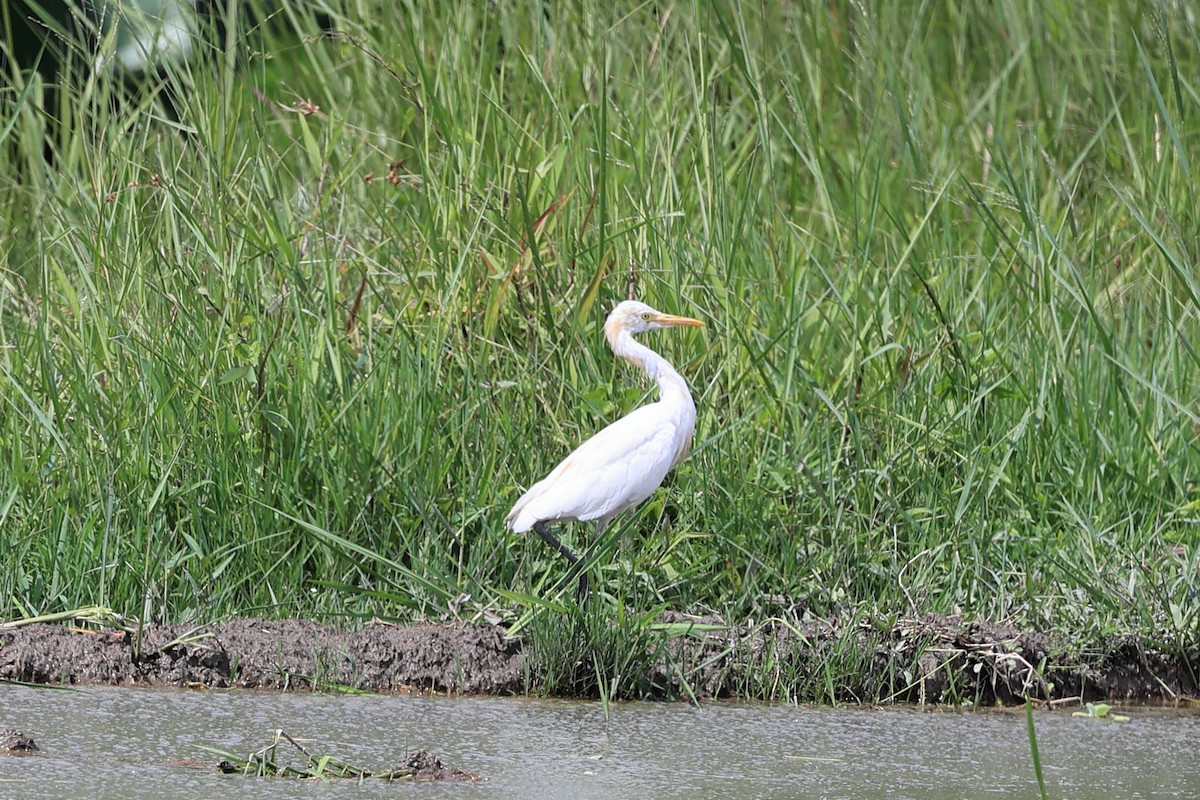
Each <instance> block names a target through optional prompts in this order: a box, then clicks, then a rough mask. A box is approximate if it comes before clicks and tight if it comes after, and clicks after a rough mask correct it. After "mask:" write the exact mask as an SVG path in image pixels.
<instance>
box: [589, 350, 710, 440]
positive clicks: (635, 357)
mask: <svg viewBox="0 0 1200 800" xmlns="http://www.w3.org/2000/svg"><path fill="white" fill-rule="evenodd" d="M606 333H607V332H606ZM606 338H607V339H608V345H609V347H611V348H612V351H613V354H614V355H616V356H617V357H618V358H623V359H625V360H626V361H628V362H629V363H630V364H633V365H634V366H635V367H637V368H638V369H640V370H641V371H642V372H645V373H646V375H648V376H649V377H651V378H653V379H654V382H655V383H657V384H658V395H659V398H658V402H659V403H661V404H662V405H663V406H665V407H666V408H668V409H669V410H670V411H671V414H672V416H673V417H674V419H675V423H676V424H677V425H679V427H680V429H681V430H683V431H685V432H686V435H685V436H682V437H680V448H679V450H678V452H676V454H675V461H676V462H678V461H680V460H681V459H682V458H683V457H684V456H685V455H687V451H688V449H689V448H690V447H691V444H692V433H693V431H695V429H696V404H695V402H694V401H693V400H692V394H691V392H689V391H688V387H687V383H686V382H685V381H684V380H683V376H682V375H680V374H679V373H678V372H676V371H675V368H674V367H672V366H671V364H670V362H668V361H667V360H666V359H665V358H663V357H662V356H660V355H659V354H658V353H656V352H654V351H653V350H651V349H650V348H649V347H646V345H644V344H642V343H641V342H639V341H638V340H637V339H634V338H633V336H632V335H631V334H630V333H628V332H627V331H624V330H621V331H618V332H616V333H614V334H611V335H608V336H607V337H606Z"/></svg>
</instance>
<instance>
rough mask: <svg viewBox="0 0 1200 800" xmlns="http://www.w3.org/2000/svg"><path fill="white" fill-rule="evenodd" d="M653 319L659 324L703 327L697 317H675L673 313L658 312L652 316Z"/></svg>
mask: <svg viewBox="0 0 1200 800" xmlns="http://www.w3.org/2000/svg"><path fill="white" fill-rule="evenodd" d="M654 321H655V322H657V323H658V324H659V325H669V326H671V327H687V328H703V327H704V323H703V322H701V321H700V320H698V319H692V318H691V317H677V316H675V315H673V314H659V315H658V316H657V317H655V318H654Z"/></svg>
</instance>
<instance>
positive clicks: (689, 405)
mask: <svg viewBox="0 0 1200 800" xmlns="http://www.w3.org/2000/svg"><path fill="white" fill-rule="evenodd" d="M703 324H704V323H702V322H700V321H699V320H696V319H691V318H689V317H676V316H671V315H669V314H662V313H660V312H658V311H655V310H654V309H653V308H651V307H650V306H648V305H646V304H645V303H639V302H636V301H633V300H627V301H625V302H623V303H620V304H619V305H618V306H617V307H616V308H615V309H613V312H612V313H611V314H610V315H609V317H608V320H607V321H606V322H605V324H604V334H605V337H606V338H607V340H608V344H609V346H610V347H611V348H612V351H613V353H614V354H615V355H616V356H617V357H619V358H623V359H625V360H626V361H628V362H630V363H631V364H633V365H634V366H636V367H638V368H640V369H641V370H643V371H644V372H645V373H646V374H647V375H648V376H649V377H651V378H653V379H654V380H655V382H656V383H657V384H658V391H659V399H658V401H657V402H654V403H650V404H649V405H645V406H642V407H641V408H638V409H636V410H634V411H632V412H631V413H629V414H628V415H626V416H624V417H622V418H621V419H619V420H617V421H616V422H614V423H612V424H611V425H609V426H608V427H606V428H604V429H603V430H601V431H600V432H599V433H597V434H596V435H595V436H593V437H592V438H590V439H588V440H587V441H585V442H584V443H583V444H581V445H579V447H577V448H576V449H575V450H574V452H572V453H571V454H570V455H569V456H567V457H566V458H565V459H563V460H562V462H561V463H560V464H559V465H558V466H557V467H555V468H554V469H553V470H552V471H551V472H550V474H549V475H547V476H546V477H545V478H543V479H542V480H540V481H538V482H537V483H535V484H534V485H533V486H531V487H530V488H529V491H527V492H525V494H524V495H522V496H521V498H520V499H519V500H517V502H516V505H514V506H513V508H512V511H510V512H509V514H508V518H507V520H506V524H507V526H508V528H509V529H510V530H512V531H514V532H516V533H523V532H525V531H528V530H530V529H531V528H535V529H537V532H538V533H539V534H541V535H542V537H543V538H545V539H546V541H547V542H550V543H551V544H554V545H555V546H557V547H558V548H559V550H560V551H562V552H563V554H564V555H565V556H567V558H568V559H571V560H572V562H573V563H574V561H575V559H574V558H573V556H572V555H571V554H570V553H569V551H567V550H566V549H565V548H563V547H562V545H561V544H558V543H557V541H556V540H554V539H553V537H549V538H548V534H547V532H546V531H545V529H544V527H542V525H541V523H547V522H565V521H574V520H578V521H584V522H586V521H593V520H594V521H595V522H596V530H597V534H599V532H601V531H603V529H604V526H605V525H607V524H608V522H609V520H611V519H612V518H613V517H615V516H617V515H618V514H620V513H621V512H623V511H627V510H628V509H630V508H633V507H634V506H636V505H638V504H640V503H641V502H643V501H644V500H646V498H648V497H649V496H650V495H651V494H653V493H654V490H655V489H657V488H658V487H659V486H660V485H662V482H663V479H665V478H666V476H667V473H668V472H669V471H670V470H671V468H672V467H674V466H675V465H676V464H678V463H679V462H680V461H682V460H683V459H684V457H685V456H687V453H688V450H689V449H690V448H691V444H692V436H693V434H694V432H695V429H696V405H695V403H694V402H693V401H692V396H691V393H690V392H688V387H687V384H686V383H685V382H684V380H683V377H682V376H681V375H680V374H679V373H678V372H676V371H675V368H674V367H672V366H671V365H670V364H669V363H668V362H667V360H666V359H665V358H663V357H662V356H660V355H659V354H658V353H655V352H654V351H653V350H651V349H650V348H648V347H646V346H645V345H643V344H641V343H639V342H637V341H636V340H635V339H634V338H633V337H634V335H635V334H638V333H643V332H645V331H651V330H658V329H660V328H668V327H676V326H699V325H703Z"/></svg>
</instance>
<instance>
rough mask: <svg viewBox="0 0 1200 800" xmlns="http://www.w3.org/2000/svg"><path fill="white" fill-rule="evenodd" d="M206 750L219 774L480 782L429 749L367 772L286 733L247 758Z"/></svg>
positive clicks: (278, 735)
mask: <svg viewBox="0 0 1200 800" xmlns="http://www.w3.org/2000/svg"><path fill="white" fill-rule="evenodd" d="M284 743H286V744H288V745H291V749H290V750H289V749H288V748H284V753H280V752H279V745H280V744H284ZM205 749H206V750H209V751H210V752H213V753H216V754H217V755H219V756H221V762H220V763H219V764H217V770H218V771H220V772H224V773H228V774H237V775H243V776H247V777H254V778H300V779H308V778H316V779H332V778H350V779H353V780H359V781H362V780H366V779H367V778H375V779H379V780H385V781H400V780H406V781H411V780H459V781H462V780H466V781H477V780H479V776H478V775H472V774H471V773H469V772H463V771H462V770H460V769H455V768H453V767H447V766H445V765H444V764H443V763H442V761H441V759H440V758H438V757H437V756H435V755H433V754H432V753H429V752H427V751H425V750H418V751H416V752H415V753H412V754H410V755H408V756H406V757H405V759H404V762H403V763H402V764H401V765H400V766H398V767H395V768H393V769H389V770H367V769H364V768H362V767H357V766H354V765H353V764H348V763H347V762H345V761H342V760H341V759H338V758H334V757H333V756H318V755H313V754H312V753H310V752H309V751H308V750H307V749H306V748H305V747H304V745H302V744H300V743H299V742H297V741H296V740H295V739H293V738H292V737H291V736H290V735H288V734H287V733H286V732H285V731H283V730H277V731H275V736H274V738H273V739H272V741H271V743H270V744H269V745H267V746H266V747H264V748H262V749H261V750H256V751H255V752H253V753H250V754H249V755H247V756H246V757H245V758H241V757H239V756H236V755H233V754H232V753H226V752H224V751H221V750H215V749H213V748H210V747H209V748H205ZM287 753H292V754H299V755H300V756H303V762H302V764H301V765H300V766H293V765H292V764H290V763H288V762H287V758H286V754H287Z"/></svg>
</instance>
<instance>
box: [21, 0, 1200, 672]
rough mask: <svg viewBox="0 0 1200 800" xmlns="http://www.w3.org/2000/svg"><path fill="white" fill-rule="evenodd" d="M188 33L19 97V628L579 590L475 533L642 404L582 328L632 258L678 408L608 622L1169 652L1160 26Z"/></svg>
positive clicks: (727, 10) (336, 12) (398, 19)
mask: <svg viewBox="0 0 1200 800" xmlns="http://www.w3.org/2000/svg"><path fill="white" fill-rule="evenodd" d="M314 9H316V10H319V11H321V12H322V13H325V14H327V15H329V19H331V20H332V22H333V23H334V24H335V26H336V30H337V32H336V33H333V34H324V33H322V32H321V29H320V26H319V25H318V24H317V17H316V16H315V15H314V14H313V13H311V12H312V11H313V10H314ZM214 39H215V40H214V41H211V42H209V43H207V44H205V43H203V42H197V48H196V52H195V53H194V54H193V58H191V59H190V60H188V61H186V62H180V61H174V62H169V63H167V64H166V65H165V66H164V67H163V68H162V72H161V73H159V74H158V75H157V76H154V77H152V78H150V79H148V81H147V83H148V84H149V85H150V89H151V91H150V92H149V93H148V94H143V95H136V96H134V97H133V98H132V99H127V100H125V101H124V102H113V95H115V94H118V93H119V92H120V91H121V90H120V89H119V87H117V86H116V85H115V84H116V82H114V81H111V80H107V79H105V78H104V77H103V76H102V75H90V76H88V75H85V76H83V77H77V78H67V79H66V83H67V86H66V89H65V90H64V91H63V92H61V93H59V94H58V95H51V94H44V89H45V81H44V80H42V79H36V78H33V79H29V81H28V82H26V81H25V80H24V79H14V80H13V81H12V82H11V85H10V86H9V88H8V89H7V90H5V91H4V93H3V95H2V105H0V109H2V112H3V116H2V117H0V121H2V123H3V125H2V126H0V130H3V132H4V139H5V140H6V141H5V143H4V145H5V146H4V147H3V149H2V152H0V158H3V159H5V161H6V163H5V164H4V165H3V168H0V175H3V176H6V177H4V178H0V185H2V187H3V188H2V190H0V219H2V220H3V222H2V225H3V233H2V234H0V253H2V255H3V268H2V271H0V293H2V294H0V337H2V349H0V398H2V402H0V442H2V445H3V446H2V448H0V459H2V460H3V464H2V466H0V613H2V614H3V615H4V616H9V617H19V616H30V615H36V614H42V613H50V612H54V611H59V610H63V609H69V608H72V607H77V606H81V605H89V604H100V605H105V606H109V607H112V608H114V609H116V610H118V611H120V612H122V613H126V614H130V615H134V616H138V617H140V618H142V619H167V620H177V619H184V618H198V619H201V620H207V619H213V618H216V617H219V616H222V615H226V614H231V613H239V614H266V615H285V616H286V615H301V616H314V617H318V618H344V617H354V618H360V617H361V618H366V617H371V616H376V615H378V616H385V617H392V618H400V619H411V618H415V617H420V616H433V617H438V616H442V615H445V614H448V613H451V611H452V610H457V611H458V612H459V613H464V614H466V613H469V612H470V610H472V609H474V608H477V607H490V608H493V609H496V610H499V611H500V612H501V613H502V614H519V613H521V612H523V611H525V610H529V609H537V608H542V607H547V608H553V607H555V605H554V604H556V603H558V602H559V601H556V600H554V599H553V598H554V597H555V596H556V595H559V594H562V593H563V592H565V594H562V600H561V602H564V603H568V604H569V603H570V592H571V586H570V584H564V583H563V582H562V578H563V572H564V570H563V565H562V564H561V563H560V562H559V561H558V560H557V556H556V555H555V554H554V553H552V552H550V551H549V550H548V549H547V548H544V547H543V546H542V544H541V542H539V541H537V540H531V539H526V538H524V537H519V536H513V535H510V534H507V533H506V532H505V531H504V529H503V518H504V515H505V513H506V511H507V510H508V508H509V507H510V505H511V504H512V502H513V501H514V500H515V499H516V497H517V496H518V495H519V493H520V491H521V490H522V489H523V488H524V487H525V486H527V485H529V484H530V483H532V482H533V481H534V480H536V479H537V478H538V477H540V476H541V475H542V474H544V472H545V471H546V470H548V469H549V468H550V467H551V466H553V464H554V463H555V462H556V461H557V460H558V459H559V458H561V457H562V456H563V455H564V454H565V453H566V452H568V450H569V449H570V448H571V447H573V446H574V444H575V443H577V442H578V441H580V440H581V439H582V438H583V437H585V436H587V435H589V434H590V433H591V432H593V431H595V430H597V429H599V428H600V427H601V426H602V425H603V424H604V423H605V422H607V421H609V420H611V419H613V418H615V417H616V416H618V415H620V414H622V413H624V412H626V411H628V410H629V409H630V408H633V407H634V406H636V405H637V404H639V403H641V402H644V401H645V400H646V399H647V392H648V390H649V388H650V387H649V386H647V385H646V384H645V382H644V381H641V380H640V379H639V378H638V376H636V375H635V374H633V373H632V371H631V370H629V369H628V368H627V367H625V366H624V365H618V364H616V363H614V362H613V361H612V359H611V358H610V356H609V354H608V353H607V351H606V349H605V347H604V344H603V340H602V337H601V333H600V326H601V324H602V322H603V317H604V314H605V313H606V311H607V310H608V309H609V308H610V307H611V306H612V305H613V304H614V303H615V302H616V301H617V300H619V299H622V298H623V297H624V296H625V295H626V293H627V291H628V288H629V285H630V275H631V272H632V273H633V278H634V281H635V283H636V293H637V295H638V296H639V297H640V298H641V299H643V300H645V301H647V302H650V303H651V304H654V305H656V306H657V307H659V308H661V309H662V310H664V311H668V312H673V313H682V314H688V315H691V316H697V317H700V318H702V319H704V320H705V321H706V322H707V327H706V328H705V329H704V330H703V331H701V332H699V333H690V334H680V333H667V334H660V335H657V336H654V337H650V338H648V339H647V343H648V344H650V345H651V346H652V347H655V348H656V349H659V350H660V351H661V352H663V353H664V354H665V355H667V356H668V358H670V359H671V360H672V361H673V362H674V363H675V364H676V365H678V367H679V368H680V370H681V371H682V372H683V374H684V375H685V376H686V377H687V379H688V380H689V382H690V384H691V385H692V387H693V392H694V394H695V396H696V399H697V404H698V406H699V424H698V432H697V440H696V446H695V448H694V451H693V454H692V456H691V458H690V460H689V461H687V462H686V463H685V464H684V465H683V466H682V467H681V468H680V469H678V470H677V471H676V472H675V473H674V475H673V476H672V477H671V478H670V479H669V480H668V483H667V485H666V487H665V488H664V489H663V490H662V491H660V492H659V493H657V494H656V495H655V496H654V497H653V498H652V500H651V501H649V502H648V503H647V504H646V505H645V506H644V507H643V508H642V509H641V510H639V511H638V512H637V513H636V514H631V515H630V516H629V517H628V518H627V519H626V520H625V522H624V527H623V528H622V533H621V535H620V536H619V537H618V538H619V539H620V540H621V541H619V542H618V541H613V542H608V543H602V547H601V550H600V551H599V552H597V553H594V561H595V562H596V563H597V564H598V565H599V573H600V574H599V576H598V579H599V585H600V588H601V591H600V595H599V599H598V600H597V602H600V603H608V604H612V605H613V606H614V607H615V606H618V605H623V604H626V603H634V604H636V605H637V606H638V607H639V608H641V609H643V610H653V609H655V608H660V607H668V608H676V609H681V610H687V611H703V610H716V611H719V612H722V613H726V614H729V615H731V616H732V617H734V618H751V619H755V618H763V617H766V616H771V615H775V614H781V613H784V612H785V611H788V612H790V611H793V610H796V609H800V610H803V611H807V612H809V613H812V614H816V615H821V616H831V617H842V618H855V619H856V618H860V617H863V618H865V617H871V618H883V619H888V618H894V617H896V616H918V615H921V614H925V613H931V612H937V613H961V614H963V615H965V616H967V617H982V618H990V619H997V620H1011V621H1013V622H1014V623H1016V624H1019V625H1026V626H1037V627H1040V628H1043V629H1049V630H1055V631H1062V632H1065V633H1067V634H1069V635H1070V636H1071V637H1072V638H1073V639H1075V640H1077V641H1079V642H1081V643H1087V642H1093V641H1097V640H1098V639H1100V638H1102V637H1107V636H1111V635H1122V634H1126V633H1133V634H1136V635H1138V636H1140V637H1142V638H1143V639H1145V640H1148V641H1151V642H1153V643H1157V644H1160V645H1162V646H1166V647H1170V648H1183V649H1187V648H1194V647H1195V646H1196V644H1197V624H1198V612H1200V589H1198V587H1200V580H1198V577H1197V572H1198V564H1200V546H1198V535H1197V527H1196V516H1197V508H1198V500H1200V495H1198V494H1197V488H1196V485H1195V481H1196V474H1197V466H1198V465H1200V457H1198V452H1197V440H1198V435H1200V416H1198V413H1197V407H1196V403H1195V397H1196V392H1197V385H1198V379H1200V357H1198V355H1197V350H1196V347H1197V341H1198V336H1197V334H1198V332H1200V330H1198V326H1197V311H1198V310H1200V303H1198V298H1200V278H1198V277H1197V273H1196V269H1195V263H1196V251H1197V202H1196V193H1195V189H1194V187H1195V183H1196V181H1195V179H1194V175H1193V173H1192V168H1191V164H1192V161H1193V160H1194V159H1197V158H1200V149H1198V147H1197V134H1196V130H1197V128H1196V126H1195V120H1196V118H1197V115H1198V114H1200V102H1198V100H1200V98H1198V96H1197V84H1196V82H1195V76H1196V75H1197V74H1200V21H1198V20H1197V18H1196V15H1195V14H1194V13H1193V12H1192V11H1191V10H1190V8H1189V7H1188V6H1186V4H1176V3H1170V2H1133V1H1130V2H1105V3H1088V4H1080V3H1074V2H1053V1H1051V2H1043V3H1026V2H1019V1H1018V0H998V1H997V2H984V1H983V0H979V1H978V2H948V1H947V2H939V1H938V0H930V2H923V3H914V4H909V3H883V2H880V3H862V4H860V3H841V2H830V3H819V4H818V3H788V2H762V3H746V4H740V3H734V2H712V3H708V2H695V3H689V2H679V3H643V4H625V3H596V2H583V3H578V4H566V5H565V6H562V7H560V6H559V5H556V4H550V5H542V4H539V3H462V4H458V3H448V4H426V3H375V2H366V1H365V0H362V1H360V2H354V1H352V0H347V2H344V3H330V4H323V3H322V4H306V3H282V4H267V3H262V4H259V5H254V4H251V5H250V6H249V7H248V8H247V7H239V10H238V11H236V12H235V13H234V14H233V15H232V16H231V17H229V18H227V19H225V20H224V26H223V27H222V28H221V29H220V30H218V31H216V33H215V34H214ZM110 44H111V41H109V42H106V45H110ZM222 45H227V46H222ZM102 52H103V50H102ZM26 77H28V76H26ZM167 92H169V93H170V95H171V96H172V97H173V98H174V100H173V104H174V111H173V112H172V111H170V110H169V109H168V108H166V106H165V105H164V102H163V100H162V98H163V96H164V94H165V93H167ZM42 96H45V97H48V98H50V99H52V100H53V101H54V102H55V103H56V104H57V108H58V116H59V117H60V119H61V123H60V124H57V125H56V124H53V123H50V122H48V121H47V117H46V116H45V115H43V114H41V113H39V112H38V110H37V108H36V103H35V101H36V100H37V99H38V98H39V97H42ZM43 133H45V134H46V135H48V136H49V137H50V139H51V141H52V149H53V150H54V156H53V158H51V159H50V160H46V159H44V158H43V153H42V145H41V141H42V140H41V136H42V135H43ZM587 533H588V532H587V531H586V530H584V529H583V526H580V527H579V529H578V530H574V531H570V532H568V534H567V538H568V540H573V541H575V542H577V543H579V544H584V543H586V541H588V537H587ZM564 587H565V588H564ZM464 593H466V594H469V595H470V598H468V599H464V598H461V597H460V595H461V594H464ZM547 604H550V605H547ZM645 619H646V620H650V619H652V615H650V616H647V617H646V618H645ZM647 624H649V623H647Z"/></svg>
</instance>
